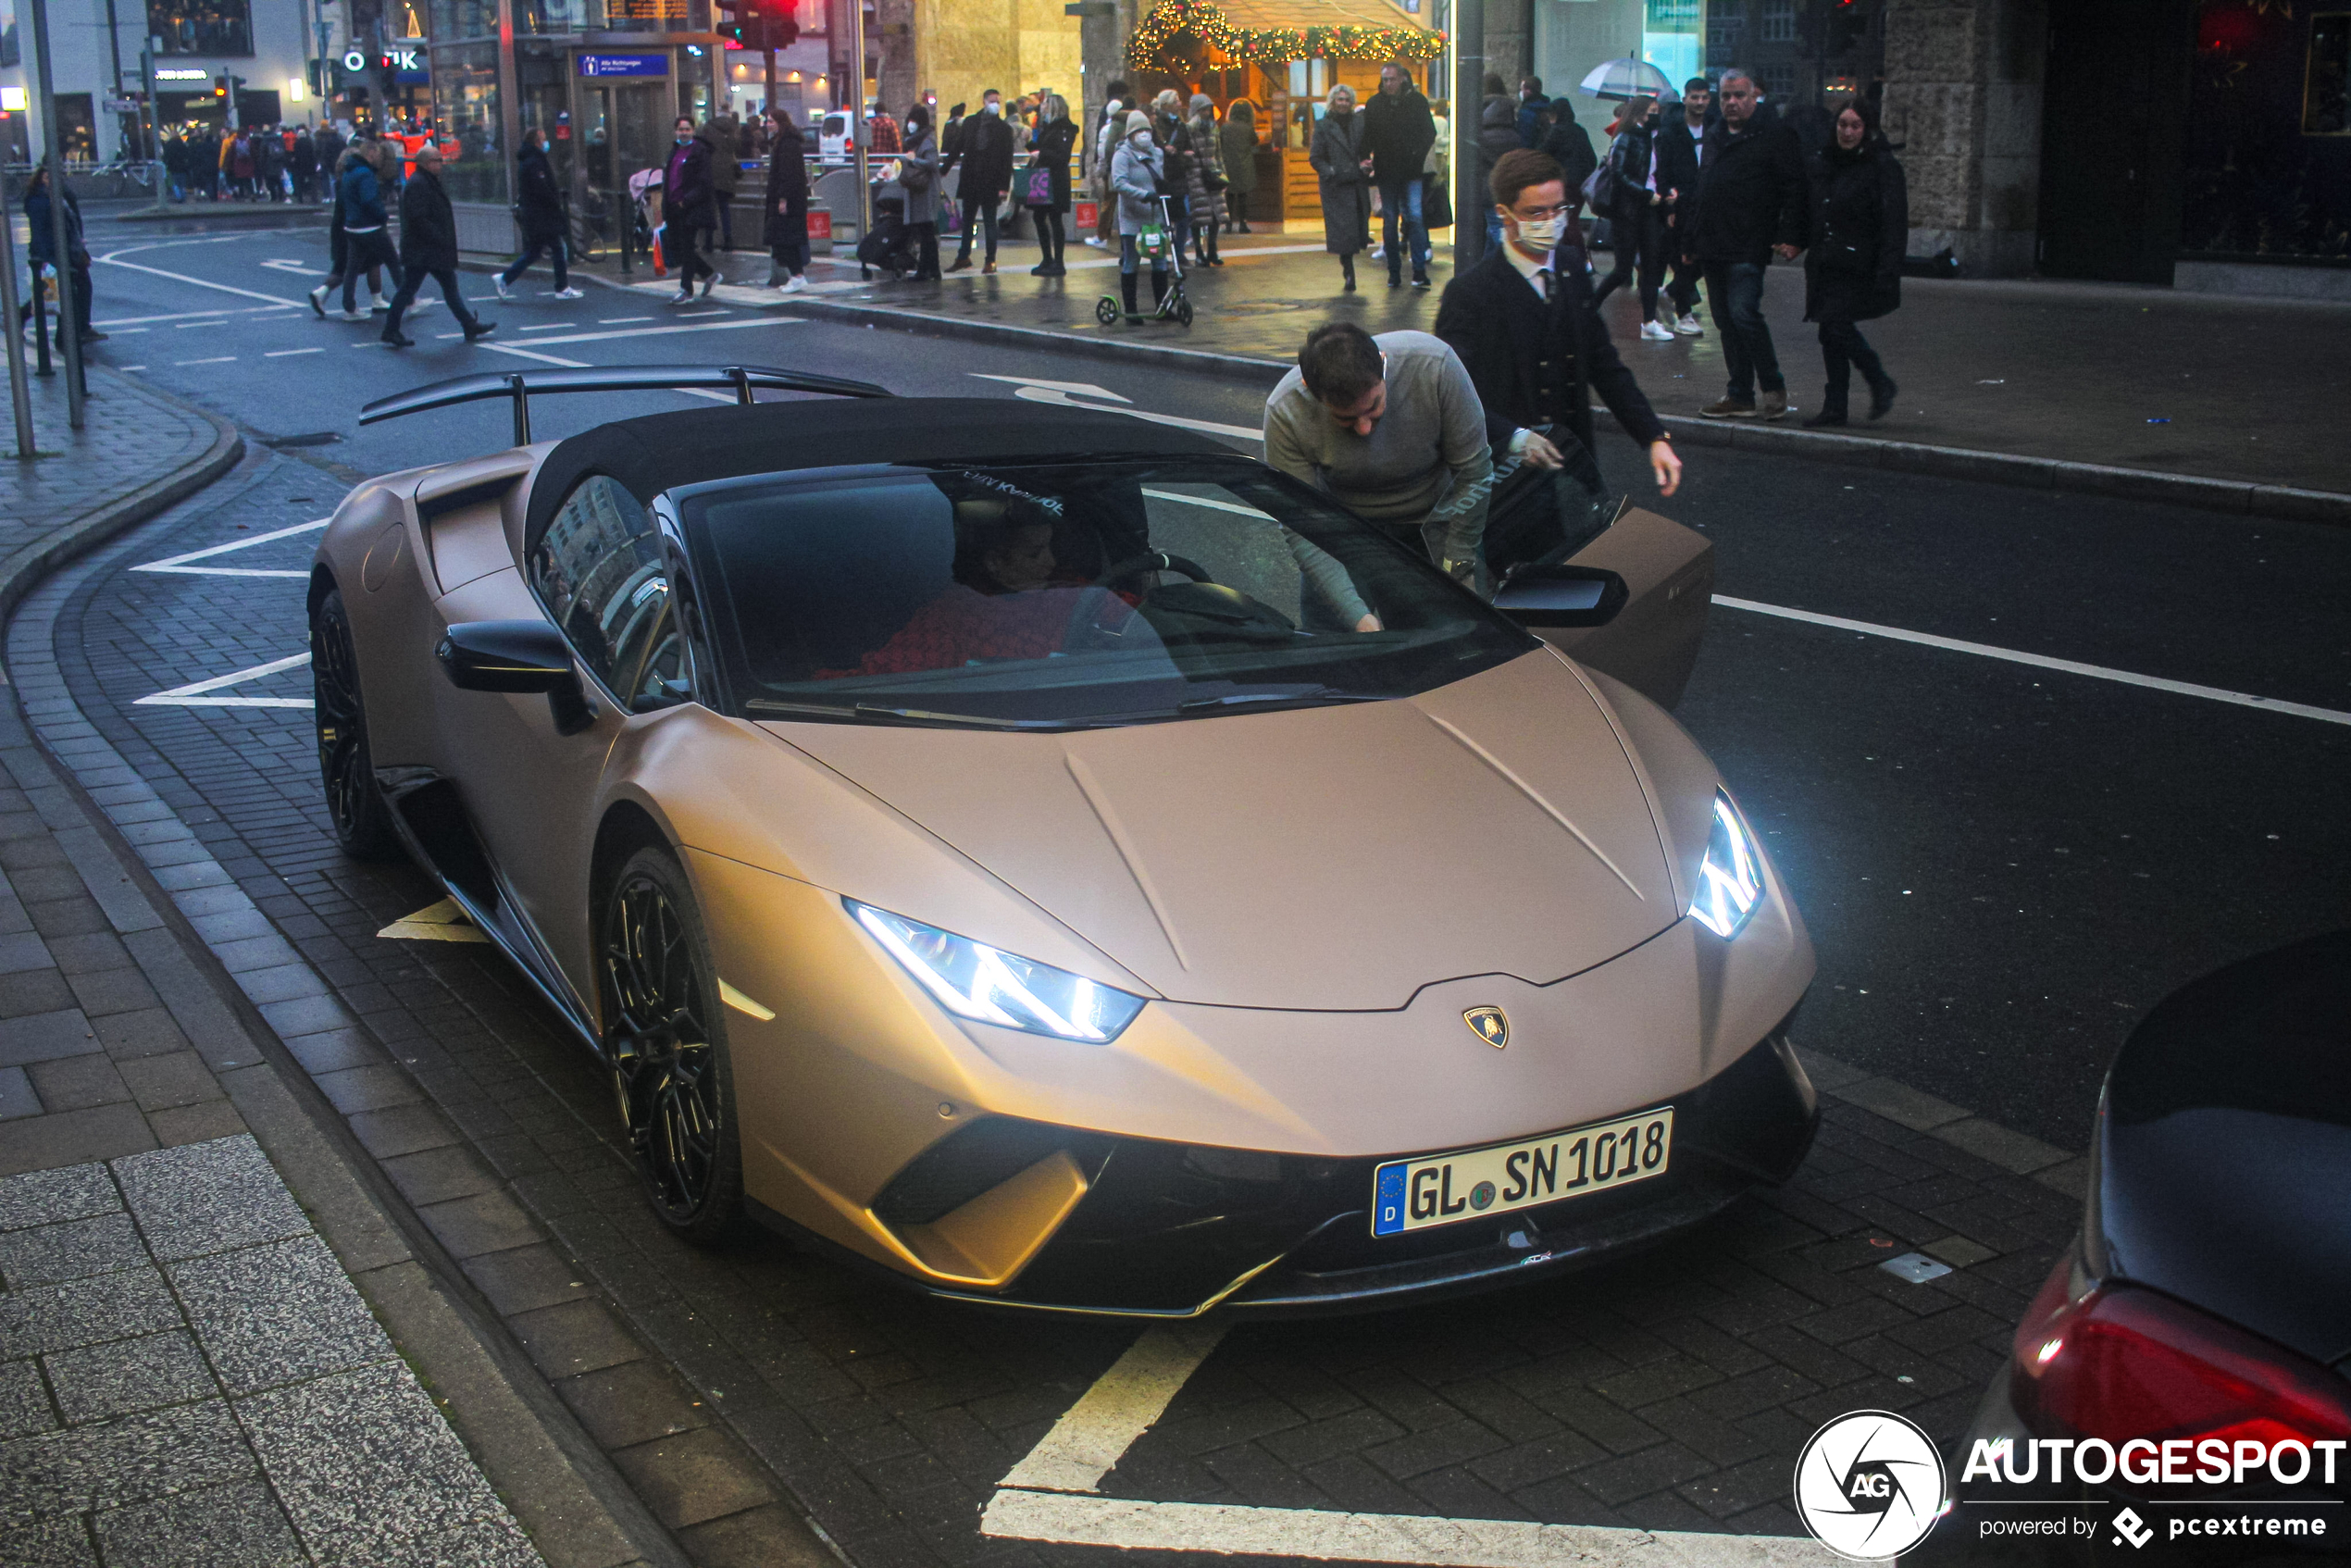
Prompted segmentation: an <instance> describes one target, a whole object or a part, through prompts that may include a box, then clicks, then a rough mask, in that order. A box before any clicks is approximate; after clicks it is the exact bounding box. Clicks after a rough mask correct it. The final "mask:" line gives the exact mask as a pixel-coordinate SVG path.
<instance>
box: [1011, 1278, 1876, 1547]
mask: <svg viewBox="0 0 2351 1568" xmlns="http://www.w3.org/2000/svg"><path fill="white" fill-rule="evenodd" d="M1223 1333H1224V1327H1223V1325H1217V1324H1211V1323H1206V1322H1202V1321H1200V1320H1193V1321H1190V1322H1187V1323H1180V1324H1170V1325H1158V1326H1154V1327H1151V1328H1149V1329H1146V1330H1145V1331H1144V1333H1143V1335H1142V1337H1141V1338H1138V1339H1137V1340H1136V1341H1135V1342H1134V1344H1132V1345H1130V1346H1128V1347H1127V1349H1126V1354H1125V1355H1122V1356H1120V1357H1119V1358H1118V1360H1117V1361H1116V1362H1115V1363H1113V1364H1112V1366H1111V1368H1110V1370H1109V1371H1107V1372H1105V1373H1103V1374H1102V1375H1101V1377H1099V1378H1097V1379H1095V1381H1094V1385H1093V1387H1092V1388H1088V1389H1087V1390H1086V1392H1085V1394H1084V1395H1082V1396H1081V1397H1080V1398H1079V1399H1078V1401H1077V1402H1076V1404H1074V1405H1072V1406H1071V1407H1070V1408H1069V1410H1068V1411H1067V1412H1065V1413H1064V1415H1063V1416H1062V1418H1061V1419H1060V1420H1059V1421H1057V1422H1055V1423H1054V1424H1053V1428H1052V1430H1051V1431H1050V1432H1048V1433H1046V1434H1045V1437H1044V1440H1043V1441H1041V1442H1039V1444H1038V1445H1037V1446H1036V1447H1035V1448H1034V1449H1032V1450H1029V1452H1028V1454H1027V1456H1026V1458H1024V1459H1023V1460H1022V1461H1021V1462H1019V1463H1018V1464H1015V1465H1014V1466H1013V1468H1012V1469H1011V1470H1010V1471H1009V1472H1007V1473H1006V1474H1005V1476H1004V1478H1003V1480H1001V1481H1000V1482H998V1483H997V1489H996V1493H995V1495H994V1496H993V1497H991V1498H990V1499H989V1501H988V1506H987V1508H986V1510H984V1511H983V1512H982V1513H981V1514H980V1521H979V1529H980V1534H982V1535H983V1536H989V1537H995V1538H998V1539H1010V1540H1031V1541H1051V1542H1054V1543H1057V1544H1060V1545H1065V1546H1105V1547H1119V1548H1123V1549H1127V1550H1144V1551H1212V1552H1221V1553H1225V1554H1229V1555H1233V1556H1245V1557H1304V1558H1319V1559H1325V1560H1330V1561H1337V1562H1394V1563H1407V1564H1430V1565H1436V1568H1570V1565H1571V1564H1573V1565H1575V1568H1700V1565H1705V1568H1715V1565H1718V1564H1719V1565H1727V1568H1796V1565H1797V1564H1802V1565H1804V1568H1825V1565H1827V1564H1831V1563H1835V1562H1841V1561H1842V1560H1841V1559H1838V1558H1836V1557H1835V1556H1834V1555H1832V1554H1831V1553H1830V1552H1829V1550H1828V1549H1827V1548H1825V1547H1823V1546H1822V1545H1821V1544H1820V1543H1818V1542H1817V1541H1810V1540H1805V1539H1801V1538H1799V1537H1789V1536H1735V1535H1729V1534H1723V1535H1712V1534H1708V1533H1706V1532H1703V1531H1684V1530H1628V1529H1623V1528H1617V1527H1611V1526H1607V1525H1598V1524H1526V1523H1524V1522H1521V1521H1517V1520H1508V1519H1442V1518H1437V1517H1435V1516H1433V1515H1420V1514H1399V1513H1341V1512H1336V1511H1332V1510H1327V1509H1312V1508H1248V1507H1237V1506H1230V1505H1225V1504H1212V1503H1185V1502H1146V1501H1138V1500H1132V1499H1127V1498H1106V1497H1103V1496H1102V1495H1101V1481H1102V1477H1104V1476H1105V1475H1109V1474H1110V1473H1111V1471H1112V1470H1113V1469H1115V1468H1116V1467H1117V1464H1118V1462H1119V1460H1120V1459H1121V1458H1123V1457H1124V1456H1125V1455H1126V1450H1128V1449H1129V1448H1131V1447H1133V1446H1134V1443H1135V1441H1136V1439H1138V1438H1139V1437H1142V1435H1143V1434H1144V1433H1145V1432H1146V1431H1148V1430H1149V1429H1150V1428H1151V1425H1152V1424H1153V1423H1154V1422H1156V1421H1158V1420H1159V1418H1160V1417H1161V1416H1162V1415H1163V1414H1165V1413H1166V1412H1167V1405H1168V1401H1169V1400H1173V1399H1174V1398H1175V1397H1176V1390H1177V1389H1179V1388H1182V1387H1183V1386H1184V1383H1185V1381H1186V1380H1187V1379H1188V1378H1189V1377H1190V1376H1191V1375H1192V1374H1193V1373H1194V1372H1195V1371H1197V1370H1199V1368H1200V1363H1202V1362H1204V1361H1206V1360H1207V1359H1208V1355H1209V1352H1210V1351H1212V1350H1214V1349H1215V1348H1216V1343H1217V1340H1218V1339H1219V1338H1221V1337H1222V1335H1223Z"/></svg>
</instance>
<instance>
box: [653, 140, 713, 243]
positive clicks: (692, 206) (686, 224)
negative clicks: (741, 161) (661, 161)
mask: <svg viewBox="0 0 2351 1568" xmlns="http://www.w3.org/2000/svg"><path fill="white" fill-rule="evenodd" d="M715 151H716V149H715V148H714V147H712V146H711V144H710V141H709V139H708V138H707V137H705V136H703V134H702V132H701V131H696V132H694V135H693V139H692V140H691V141H689V142H688V143H686V145H685V147H684V148H683V149H682V150H680V149H679V148H678V146H677V144H676V143H671V150H670V154H669V162H668V164H667V165H666V166H665V168H663V170H662V193H661V222H662V227H663V228H667V227H668V226H669V225H671V224H673V223H675V224H676V225H678V228H679V230H687V229H708V228H710V227H711V226H712V225H713V224H715V223H716V222H717V221H718V203H717V193H716V191H715V189H714V187H713V186H712V185H711V182H710V160H711V156H712V154H713V153H714V152H715Z"/></svg>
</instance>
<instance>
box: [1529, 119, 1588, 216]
mask: <svg viewBox="0 0 2351 1568" xmlns="http://www.w3.org/2000/svg"><path fill="white" fill-rule="evenodd" d="M1543 116H1544V125H1545V130H1544V131H1542V133H1541V134H1539V135H1538V136H1536V139H1535V150H1536V152H1541V153H1549V154H1550V155H1551V159H1552V161H1553V162H1555V163H1557V164H1558V165H1559V166H1560V168H1561V170H1562V171H1564V172H1565V174H1566V175H1567V199H1568V200H1569V201H1571V202H1574V201H1581V200H1582V199H1583V193H1584V181H1586V180H1589V179H1590V178H1591V177H1592V170H1594V169H1596V168H1599V167H1600V156H1599V155H1598V153H1596V152H1594V151H1593V150H1592V133H1591V132H1590V131H1586V130H1585V129H1584V127H1583V125H1582V124H1581V123H1580V122H1579V121H1578V120H1577V119H1576V118H1575V106H1574V105H1573V104H1571V103H1569V102H1568V101H1567V100H1566V99H1564V98H1553V99H1551V100H1550V101H1549V103H1547V104H1545V105H1544V106H1543Z"/></svg>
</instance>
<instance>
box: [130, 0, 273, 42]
mask: <svg viewBox="0 0 2351 1568" xmlns="http://www.w3.org/2000/svg"><path fill="white" fill-rule="evenodd" d="M147 31H149V32H151V33H153V34H155V36H156V37H158V38H160V39H162V40H163V52H164V53H165V54H167V55H228V56H239V55H243V56H250V55H251V54H252V53H253V23H252V19H251V18H250V16H249V15H248V13H247V11H246V8H245V0H147Z"/></svg>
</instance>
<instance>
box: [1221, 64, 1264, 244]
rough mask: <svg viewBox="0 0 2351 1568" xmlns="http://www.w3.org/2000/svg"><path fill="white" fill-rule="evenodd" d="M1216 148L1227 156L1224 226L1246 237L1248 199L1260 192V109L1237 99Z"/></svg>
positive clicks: (1241, 99)
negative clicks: (1258, 158)
mask: <svg viewBox="0 0 2351 1568" xmlns="http://www.w3.org/2000/svg"><path fill="white" fill-rule="evenodd" d="M1216 146H1217V150H1218V151H1219V152H1220V153H1222V154H1223V155H1224V157H1225V227H1226V228H1227V229H1228V230H1231V231H1232V232H1233V233H1236V234H1246V233H1248V232H1249V198H1250V196H1252V195H1254V194H1256V193H1257V110H1256V108H1255V107H1254V106H1251V105H1250V101H1249V100H1248V99H1247V98H1236V99H1234V100H1233V104H1232V106H1231V107H1229V108H1227V109H1226V110H1225V124H1224V127H1223V129H1222V130H1220V131H1218V132H1217V142H1216Z"/></svg>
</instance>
